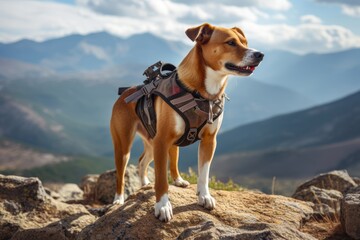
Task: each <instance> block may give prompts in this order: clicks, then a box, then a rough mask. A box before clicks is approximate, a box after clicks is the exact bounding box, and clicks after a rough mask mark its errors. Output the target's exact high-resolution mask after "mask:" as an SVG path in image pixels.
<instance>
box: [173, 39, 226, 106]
mask: <svg viewBox="0 0 360 240" xmlns="http://www.w3.org/2000/svg"><path fill="white" fill-rule="evenodd" d="M178 76H179V79H180V81H181V83H182V84H184V85H185V86H186V87H187V88H188V89H189V90H190V91H198V92H199V94H200V95H201V96H202V97H204V98H206V99H209V100H215V99H219V98H220V97H221V96H222V95H223V94H224V91H225V87H226V84H227V75H224V74H221V73H219V72H218V71H215V70H213V69H212V68H210V67H209V66H207V65H206V63H205V60H204V58H203V54H202V49H201V46H199V45H198V44H196V45H195V46H194V47H193V49H191V51H190V52H189V53H188V55H187V56H186V57H185V58H184V60H183V61H182V62H181V63H180V65H179V67H178Z"/></svg>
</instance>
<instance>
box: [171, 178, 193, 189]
mask: <svg viewBox="0 0 360 240" xmlns="http://www.w3.org/2000/svg"><path fill="white" fill-rule="evenodd" d="M174 185H175V186H177V187H182V188H186V187H187V186H189V185H190V183H189V182H188V181H186V180H184V179H182V177H178V178H177V179H176V180H175V181H174Z"/></svg>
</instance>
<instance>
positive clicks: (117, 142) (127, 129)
mask: <svg viewBox="0 0 360 240" xmlns="http://www.w3.org/2000/svg"><path fill="white" fill-rule="evenodd" d="M115 119H116V118H112V119H111V123H110V126H111V135H112V139H113V144H114V155H115V166H116V193H115V198H114V202H113V203H114V204H123V203H124V200H125V197H124V187H125V182H124V178H125V169H126V166H127V163H128V161H129V159H130V149H131V145H132V142H133V140H134V137H135V133H136V124H135V123H130V122H129V121H123V122H122V124H118V123H117V124H115V123H114V121H116V120H115Z"/></svg>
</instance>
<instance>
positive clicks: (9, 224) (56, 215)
mask: <svg viewBox="0 0 360 240" xmlns="http://www.w3.org/2000/svg"><path fill="white" fill-rule="evenodd" d="M75 214H83V215H87V216H92V215H91V214H90V213H89V212H88V211H87V210H86V208H85V207H84V206H82V205H76V204H73V205H70V204H66V203H63V202H60V201H57V200H55V199H53V198H51V197H50V196H48V195H47V194H46V192H45V190H44V187H43V186H42V183H41V181H40V180H39V179H38V178H24V177H17V176H4V175H0V216H1V217H0V236H1V237H0V239H10V238H11V237H12V236H13V235H14V234H15V232H17V231H22V230H25V229H31V228H42V227H44V226H46V225H48V224H49V223H51V222H54V221H59V220H60V219H62V218H64V217H68V216H72V215H75Z"/></svg>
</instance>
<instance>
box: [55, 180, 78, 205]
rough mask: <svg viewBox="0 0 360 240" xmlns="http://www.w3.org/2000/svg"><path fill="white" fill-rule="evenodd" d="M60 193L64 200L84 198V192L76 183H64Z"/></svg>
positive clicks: (61, 198)
mask: <svg viewBox="0 0 360 240" xmlns="http://www.w3.org/2000/svg"><path fill="white" fill-rule="evenodd" d="M58 194H59V195H60V199H59V200H61V201H63V202H70V201H77V200H82V199H83V194H84V192H83V191H82V190H81V189H80V188H79V186H78V185H76V184H74V183H67V184H64V185H63V186H62V187H61V188H60V189H59V190H58Z"/></svg>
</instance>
